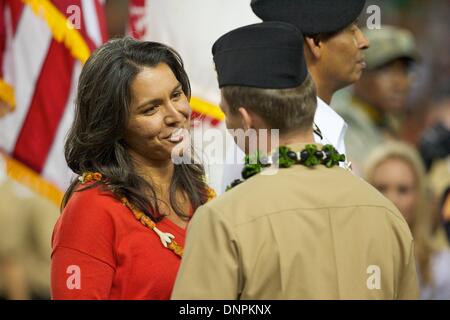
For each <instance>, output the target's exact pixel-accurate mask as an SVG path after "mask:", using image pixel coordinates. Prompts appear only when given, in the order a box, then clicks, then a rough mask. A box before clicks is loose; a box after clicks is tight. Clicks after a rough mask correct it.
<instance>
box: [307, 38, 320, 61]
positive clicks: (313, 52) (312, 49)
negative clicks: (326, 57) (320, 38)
mask: <svg viewBox="0 0 450 320" xmlns="http://www.w3.org/2000/svg"><path fill="white" fill-rule="evenodd" d="M304 44H305V56H306V57H311V56H312V57H314V58H315V59H320V57H321V55H322V54H321V50H320V49H321V46H320V42H316V41H314V39H313V38H310V37H306V36H305V42H304Z"/></svg>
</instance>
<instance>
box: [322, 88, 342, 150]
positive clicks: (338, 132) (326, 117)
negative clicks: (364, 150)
mask: <svg viewBox="0 0 450 320" xmlns="http://www.w3.org/2000/svg"><path fill="white" fill-rule="evenodd" d="M314 123H315V124H316V125H317V127H318V128H319V129H320V131H321V133H322V135H323V140H324V142H322V143H330V144H332V145H333V146H334V147H335V148H336V149H338V151H339V152H340V153H345V147H344V136H345V132H346V131H347V124H346V123H345V121H344V119H343V118H342V117H341V116H340V115H339V114H337V112H336V111H334V110H333V109H332V108H331V107H330V106H329V105H328V104H326V103H325V102H324V101H323V100H322V99H320V98H319V97H317V109H316V113H315V115H314Z"/></svg>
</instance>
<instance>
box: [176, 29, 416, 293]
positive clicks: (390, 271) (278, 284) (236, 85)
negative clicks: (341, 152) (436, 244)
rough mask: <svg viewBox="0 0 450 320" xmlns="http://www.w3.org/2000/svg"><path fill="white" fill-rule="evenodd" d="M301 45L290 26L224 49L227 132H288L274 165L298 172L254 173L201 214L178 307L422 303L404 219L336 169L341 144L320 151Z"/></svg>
mask: <svg viewBox="0 0 450 320" xmlns="http://www.w3.org/2000/svg"><path fill="white" fill-rule="evenodd" d="M301 39H302V34H301V32H300V31H299V30H298V29H297V28H295V27H294V26H292V25H290V24H287V23H283V22H263V23H259V24H255V25H250V26H246V27H241V28H238V29H236V30H233V31H231V32H229V33H227V34H225V35H224V36H222V37H221V38H219V39H218V40H217V41H216V43H215V44H214V46H213V55H214V61H215V65H216V70H217V73H218V81H219V87H220V88H221V92H222V101H221V108H222V109H223V111H224V113H225V115H226V122H227V127H228V128H230V129H244V130H247V129H255V130H261V129H275V128H276V129H279V133H280V138H279V143H280V146H282V147H285V148H284V149H283V148H282V147H280V148H279V149H278V148H277V150H278V156H276V154H277V153H275V155H274V156H270V159H271V161H264V163H266V162H269V163H270V162H272V163H274V162H275V161H277V162H278V163H279V164H281V163H282V162H281V160H282V159H283V161H284V163H285V164H286V163H288V162H290V164H291V165H290V166H289V165H287V167H288V168H282V166H281V165H280V168H279V170H278V171H277V173H276V174H272V175H269V174H256V175H253V176H251V177H249V178H248V175H244V176H246V177H247V178H248V179H247V180H246V181H244V182H242V183H240V184H239V185H237V186H235V187H234V188H233V189H231V190H229V191H227V192H226V193H225V194H224V195H222V196H221V197H219V198H217V199H215V200H213V201H211V202H209V203H208V204H206V205H204V206H202V207H201V208H200V209H198V211H197V212H196V213H195V214H194V216H193V218H192V220H191V222H190V224H189V227H188V232H187V239H186V248H185V253H184V256H183V259H182V263H181V267H180V271H179V273H178V276H177V280H176V283H175V287H174V291H173V295H172V298H173V299H416V298H418V287H417V279H416V267H415V261H414V260H415V259H414V254H413V252H414V250H413V239H412V237H411V233H410V231H409V229H408V225H407V224H406V222H405V220H404V219H403V217H402V215H401V214H400V213H399V211H398V210H397V209H396V208H395V207H394V205H393V204H392V203H391V202H390V201H388V200H387V199H386V198H384V197H383V196H382V195H381V194H380V193H379V192H378V191H376V190H375V189H374V188H372V187H371V186H370V185H369V184H367V183H366V182H364V181H363V180H362V179H360V178H358V177H356V176H355V175H353V174H352V173H351V172H350V171H349V170H346V169H344V168H342V167H340V166H339V165H337V162H338V161H341V160H343V159H342V157H340V156H336V155H337V151H336V150H335V149H334V148H332V146H331V145H328V146H322V145H320V144H314V138H313V130H312V123H313V118H314V112H315V109H316V103H317V100H316V92H315V86H314V83H313V82H312V81H311V77H310V76H309V74H308V71H307V69H306V64H305V60H304V57H303V41H300V40H301ZM241 147H242V148H243V150H247V149H246V148H244V146H241ZM286 148H288V149H286ZM282 149H283V150H285V151H286V150H287V153H282ZM262 151H269V150H262ZM286 155H287V157H288V158H287V159H286ZM277 159H278V160H277ZM319 159H321V160H319ZM246 168H247V169H248V167H247V166H246ZM263 170H266V169H263Z"/></svg>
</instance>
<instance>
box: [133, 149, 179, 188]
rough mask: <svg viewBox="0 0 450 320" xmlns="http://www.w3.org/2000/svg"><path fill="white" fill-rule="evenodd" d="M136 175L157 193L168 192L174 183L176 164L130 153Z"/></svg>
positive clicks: (168, 160) (169, 160)
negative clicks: (171, 183)
mask: <svg viewBox="0 0 450 320" xmlns="http://www.w3.org/2000/svg"><path fill="white" fill-rule="evenodd" d="M130 154H131V158H132V161H133V164H134V167H135V169H136V173H137V174H138V175H139V176H141V177H142V178H144V179H145V180H146V181H147V182H148V183H150V184H151V185H152V186H153V187H154V188H155V191H159V192H167V191H168V190H169V188H170V182H171V181H172V177H173V172H174V164H173V162H172V161H171V159H167V160H161V161H154V160H149V159H146V158H144V157H143V156H141V155H139V154H136V153H134V152H130Z"/></svg>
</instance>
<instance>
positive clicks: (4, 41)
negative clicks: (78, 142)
mask: <svg viewBox="0 0 450 320" xmlns="http://www.w3.org/2000/svg"><path fill="white" fill-rule="evenodd" d="M0 30H1V31H0V99H2V100H3V101H6V102H7V103H8V105H9V106H10V107H11V108H14V110H12V112H10V113H9V114H8V115H7V116H5V117H3V118H1V119H0V149H2V151H3V153H4V154H6V156H5V158H6V160H7V161H6V162H7V172H8V175H9V176H11V177H12V178H14V179H15V180H18V181H19V182H21V183H23V184H25V185H27V186H29V187H31V188H32V189H34V190H35V191H38V192H40V193H42V194H44V195H45V196H47V197H50V198H52V199H53V200H55V202H59V199H60V197H61V195H62V193H61V190H64V189H65V187H66V186H67V184H68V181H69V180H70V178H71V172H70V170H69V169H68V168H67V165H66V162H65V160H64V154H63V144H64V138H65V134H66V133H67V131H68V129H69V127H70V125H71V122H72V120H73V109H74V99H75V94H76V87H77V81H78V76H79V74H80V70H81V67H82V65H83V63H84V62H85V61H86V60H87V58H88V57H89V55H90V53H91V52H92V51H93V50H95V49H96V48H97V47H98V46H100V45H101V44H102V43H104V42H105V41H106V40H107V36H106V23H105V20H104V12H103V3H102V1H101V0H52V1H50V0H0Z"/></svg>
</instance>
